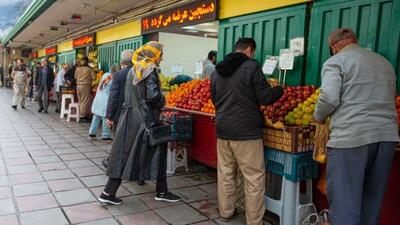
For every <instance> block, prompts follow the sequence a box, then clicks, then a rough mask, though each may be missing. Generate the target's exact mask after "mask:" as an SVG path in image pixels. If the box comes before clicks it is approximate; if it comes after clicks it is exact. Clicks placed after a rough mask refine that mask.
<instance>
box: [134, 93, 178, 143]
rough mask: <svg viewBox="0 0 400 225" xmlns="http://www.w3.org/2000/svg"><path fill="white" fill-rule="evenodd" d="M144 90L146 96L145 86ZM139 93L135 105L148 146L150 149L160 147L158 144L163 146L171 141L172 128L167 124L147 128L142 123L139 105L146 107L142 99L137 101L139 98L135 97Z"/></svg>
mask: <svg viewBox="0 0 400 225" xmlns="http://www.w3.org/2000/svg"><path fill="white" fill-rule="evenodd" d="M144 89H145V95H147V90H146V86H145V87H144ZM138 94H139V93H136V94H135V95H136V101H137V104H138V106H139V111H140V114H142V117H143V123H144V125H145V132H146V135H147V136H148V140H149V145H150V146H151V147H154V146H157V145H160V144H164V143H167V142H169V141H173V140H174V137H173V135H172V126H171V125H168V124H161V123H160V124H156V125H154V126H153V127H150V128H148V127H147V125H146V122H144V118H145V117H144V115H143V112H142V110H141V109H140V106H141V105H146V103H145V102H143V100H142V99H139V96H137V95H138Z"/></svg>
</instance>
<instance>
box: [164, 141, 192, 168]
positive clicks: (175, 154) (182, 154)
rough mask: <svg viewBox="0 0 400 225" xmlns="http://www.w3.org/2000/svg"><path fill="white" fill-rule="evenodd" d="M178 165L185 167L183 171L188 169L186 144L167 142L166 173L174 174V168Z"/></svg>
mask: <svg viewBox="0 0 400 225" xmlns="http://www.w3.org/2000/svg"><path fill="white" fill-rule="evenodd" d="M179 167H185V171H186V172H188V171H189V167H188V157H187V146H186V145H185V144H182V145H179V144H177V142H169V143H168V153H167V174H168V175H173V174H175V171H176V169H177V168H179Z"/></svg>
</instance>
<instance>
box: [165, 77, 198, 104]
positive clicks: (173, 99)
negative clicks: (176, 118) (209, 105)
mask: <svg viewBox="0 0 400 225" xmlns="http://www.w3.org/2000/svg"><path fill="white" fill-rule="evenodd" d="M200 82H201V81H200V80H192V81H189V82H187V83H183V84H181V86H179V88H177V89H176V90H174V91H172V92H170V93H168V94H167V95H166V96H165V98H166V100H167V106H173V107H176V106H177V105H176V104H177V102H179V101H181V100H182V99H184V98H187V96H188V95H189V94H190V93H191V92H192V91H193V89H194V88H195V87H196V86H197V85H199V84H200Z"/></svg>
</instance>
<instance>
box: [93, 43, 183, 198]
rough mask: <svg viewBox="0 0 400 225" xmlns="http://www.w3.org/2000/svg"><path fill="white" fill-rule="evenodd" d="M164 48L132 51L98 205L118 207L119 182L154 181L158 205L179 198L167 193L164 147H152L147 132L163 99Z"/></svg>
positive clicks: (156, 119) (151, 45)
mask: <svg viewBox="0 0 400 225" xmlns="http://www.w3.org/2000/svg"><path fill="white" fill-rule="evenodd" d="M162 50H163V45H162V44H161V43H159V42H149V43H147V44H145V45H144V46H142V47H141V48H139V49H138V50H136V51H135V53H134V55H133V58H132V62H133V64H134V66H133V68H132V69H131V70H130V72H129V73H128V77H127V79H126V83H125V102H124V105H123V110H122V112H121V116H120V118H119V120H118V126H117V130H116V134H115V138H114V142H113V145H112V149H111V152H110V156H109V162H108V167H107V176H109V177H110V178H109V181H108V183H107V185H106V187H105V188H104V191H103V193H102V194H101V196H100V198H99V201H100V202H103V203H110V204H115V205H118V204H121V203H122V200H121V199H119V198H117V197H116V196H115V194H116V193H117V190H118V188H119V186H120V185H121V181H122V180H132V181H138V180H156V192H157V193H156V196H155V200H157V201H167V202H178V201H180V200H181V198H180V197H179V196H176V195H175V194H173V193H171V192H168V185H167V175H166V166H167V165H166V164H167V162H166V160H167V146H166V143H165V144H161V145H158V146H155V147H154V146H153V147H151V146H150V145H149V144H148V143H149V142H148V135H147V133H146V131H145V130H146V128H151V127H153V126H155V125H157V124H158V123H159V119H160V111H161V108H162V107H164V106H165V97H164V96H163V94H162V92H161V88H160V79H159V76H158V74H159V72H158V71H159V64H160V62H161V60H162V54H163V53H162Z"/></svg>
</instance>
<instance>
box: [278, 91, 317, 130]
mask: <svg viewBox="0 0 400 225" xmlns="http://www.w3.org/2000/svg"><path fill="white" fill-rule="evenodd" d="M319 93H320V90H319V89H317V90H316V91H315V93H313V94H312V95H311V96H310V97H308V98H307V99H306V100H305V101H304V102H303V103H300V104H298V105H297V107H296V108H294V110H293V111H291V112H289V113H288V115H286V116H285V124H289V125H297V126H300V125H303V126H308V125H310V123H311V120H312V116H313V113H314V111H315V104H316V103H317V100H318V97H319Z"/></svg>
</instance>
